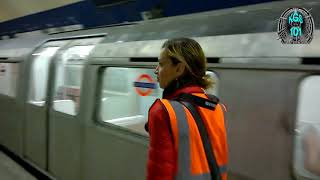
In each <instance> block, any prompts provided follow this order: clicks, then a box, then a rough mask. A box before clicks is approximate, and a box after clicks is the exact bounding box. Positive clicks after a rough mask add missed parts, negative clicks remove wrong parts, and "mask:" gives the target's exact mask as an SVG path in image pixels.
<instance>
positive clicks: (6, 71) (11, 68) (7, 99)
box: [0, 58, 24, 155]
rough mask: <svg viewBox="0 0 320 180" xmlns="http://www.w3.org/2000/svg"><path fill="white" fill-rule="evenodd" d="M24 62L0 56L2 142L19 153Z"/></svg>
mask: <svg viewBox="0 0 320 180" xmlns="http://www.w3.org/2000/svg"><path fill="white" fill-rule="evenodd" d="M23 64H24V62H23V61H21V60H17V61H16V60H13V59H10V60H9V58H8V59H7V58H0V114H1V116H0V127H1V131H0V144H1V145H3V146H5V147H7V148H8V149H9V150H10V151H12V152H14V153H16V154H18V155H21V153H22V152H21V150H22V139H21V138H20V137H21V136H20V135H21V132H22V131H21V130H22V128H21V124H22V119H23V116H22V113H21V112H22V108H21V106H20V102H21V100H22V98H21V93H19V91H18V89H19V88H23V86H21V84H22V81H23V79H22V78H21V74H23V71H22V70H23ZM18 86H19V87H18Z"/></svg>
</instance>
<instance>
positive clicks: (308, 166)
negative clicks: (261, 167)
mask: <svg viewBox="0 0 320 180" xmlns="http://www.w3.org/2000/svg"><path fill="white" fill-rule="evenodd" d="M319 107H320V75H317V76H316V75H314V76H309V77H306V78H305V79H303V80H302V82H301V84H300V87H299V96H298V106H297V116H296V118H297V124H296V136H295V149H294V169H295V174H296V175H297V176H298V179H320V111H319Z"/></svg>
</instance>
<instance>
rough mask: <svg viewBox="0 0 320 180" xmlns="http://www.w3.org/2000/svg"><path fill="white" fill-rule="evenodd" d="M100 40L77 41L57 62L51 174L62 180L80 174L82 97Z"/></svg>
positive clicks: (51, 124) (51, 119)
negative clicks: (88, 66)
mask: <svg viewBox="0 0 320 180" xmlns="http://www.w3.org/2000/svg"><path fill="white" fill-rule="evenodd" d="M100 40H101V38H100V37H96V38H88V39H77V40H73V41H72V42H70V44H68V45H67V46H66V47H65V48H64V49H63V51H62V52H61V53H59V55H58V56H57V57H56V58H55V61H54V62H55V68H54V69H55V70H54V71H55V73H54V77H53V79H51V80H50V81H52V82H53V84H54V85H53V86H52V89H51V92H52V94H51V95H52V102H51V106H50V110H49V139H48V140H49V164H48V165H49V166H48V169H49V172H50V173H51V174H52V175H54V176H55V177H57V179H61V180H64V179H65V180H78V179H79V178H80V177H79V174H80V170H79V169H80V150H81V137H80V135H81V122H80V120H79V119H80V118H79V105H80V100H81V99H80V93H81V84H82V74H83V69H84V65H85V60H86V58H87V57H88V55H89V53H90V52H91V50H92V49H93V48H94V45H95V44H96V43H98V42H99V41H100Z"/></svg>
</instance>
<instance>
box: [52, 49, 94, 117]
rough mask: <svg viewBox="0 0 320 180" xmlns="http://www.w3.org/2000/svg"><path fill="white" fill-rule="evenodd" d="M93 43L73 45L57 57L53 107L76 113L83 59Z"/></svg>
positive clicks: (72, 113) (67, 112)
mask: <svg viewBox="0 0 320 180" xmlns="http://www.w3.org/2000/svg"><path fill="white" fill-rule="evenodd" d="M93 47H94V45H87V46H85V45H83V46H73V47H70V48H68V49H66V50H65V51H64V52H63V53H62V54H61V55H60V56H59V57H58V59H57V61H58V62H57V68H56V73H55V74H56V77H55V94H54V102H53V109H54V110H55V111H59V112H63V113H66V114H70V115H76V114H77V113H78V110H79V105H80V88H81V81H82V73H83V72H82V71H83V66H84V60H85V59H86V57H87V56H88V55H89V53H90V52H91V50H92V49H93Z"/></svg>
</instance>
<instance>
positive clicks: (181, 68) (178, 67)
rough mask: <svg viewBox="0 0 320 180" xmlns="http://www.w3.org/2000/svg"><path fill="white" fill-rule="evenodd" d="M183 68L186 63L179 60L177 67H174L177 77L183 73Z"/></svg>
mask: <svg viewBox="0 0 320 180" xmlns="http://www.w3.org/2000/svg"><path fill="white" fill-rule="evenodd" d="M185 69H186V65H185V64H184V63H181V62H180V63H178V64H177V69H176V72H177V77H180V76H181V75H182V74H183V73H184V70H185Z"/></svg>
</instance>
